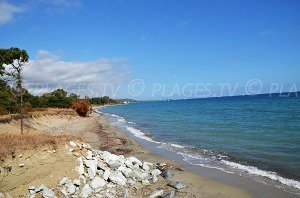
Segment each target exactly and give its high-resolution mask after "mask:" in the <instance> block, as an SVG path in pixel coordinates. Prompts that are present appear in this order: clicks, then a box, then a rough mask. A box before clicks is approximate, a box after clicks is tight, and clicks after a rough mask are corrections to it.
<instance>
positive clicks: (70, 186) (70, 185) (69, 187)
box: [65, 183, 76, 195]
mask: <svg viewBox="0 0 300 198" xmlns="http://www.w3.org/2000/svg"><path fill="white" fill-rule="evenodd" d="M65 187H66V189H67V192H68V194H71V195H73V194H74V193H75V191H76V186H75V185H74V184H73V183H67V184H66V185H65Z"/></svg>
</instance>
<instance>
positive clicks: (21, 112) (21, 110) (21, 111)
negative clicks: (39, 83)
mask: <svg viewBox="0 0 300 198" xmlns="http://www.w3.org/2000/svg"><path fill="white" fill-rule="evenodd" d="M20 115H21V134H23V91H22V90H21V108H20Z"/></svg>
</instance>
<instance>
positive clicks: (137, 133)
mask: <svg viewBox="0 0 300 198" xmlns="http://www.w3.org/2000/svg"><path fill="white" fill-rule="evenodd" d="M126 130H127V131H129V132H130V133H132V134H134V136H136V137H138V138H140V139H143V140H147V141H149V142H154V143H158V142H156V141H155V140H153V139H152V138H150V137H148V136H146V134H145V133H143V132H142V131H140V130H138V129H136V128H133V127H130V126H126Z"/></svg>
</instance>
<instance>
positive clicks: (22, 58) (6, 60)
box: [0, 47, 29, 78]
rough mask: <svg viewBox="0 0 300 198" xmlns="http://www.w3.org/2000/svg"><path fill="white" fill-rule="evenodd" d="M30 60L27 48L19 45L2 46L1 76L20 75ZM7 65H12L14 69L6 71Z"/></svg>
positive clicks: (0, 53)
mask: <svg viewBox="0 0 300 198" xmlns="http://www.w3.org/2000/svg"><path fill="white" fill-rule="evenodd" d="M28 60H29V55H28V53H27V52H26V50H21V49H19V48H17V47H11V48H9V49H3V48H0V77H1V76H3V75H4V74H7V75H10V76H12V77H14V78H17V77H19V78H20V76H17V75H20V73H21V71H22V69H23V66H24V64H25V63H26V62H28ZM4 64H5V65H11V66H12V68H13V71H10V72H8V71H6V72H5V68H4Z"/></svg>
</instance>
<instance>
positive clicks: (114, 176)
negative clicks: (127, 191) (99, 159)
mask: <svg viewBox="0 0 300 198" xmlns="http://www.w3.org/2000/svg"><path fill="white" fill-rule="evenodd" d="M109 180H110V181H112V182H114V183H116V184H118V185H121V186H124V185H125V184H126V182H127V179H126V178H125V177H124V176H123V175H122V173H121V172H118V171H115V172H112V173H111V174H110V175H109Z"/></svg>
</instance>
